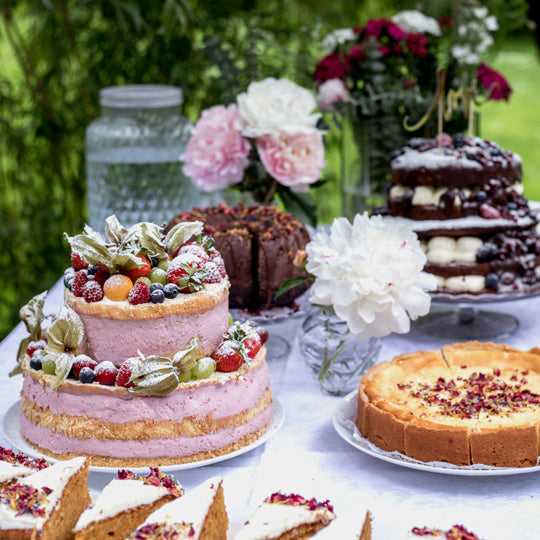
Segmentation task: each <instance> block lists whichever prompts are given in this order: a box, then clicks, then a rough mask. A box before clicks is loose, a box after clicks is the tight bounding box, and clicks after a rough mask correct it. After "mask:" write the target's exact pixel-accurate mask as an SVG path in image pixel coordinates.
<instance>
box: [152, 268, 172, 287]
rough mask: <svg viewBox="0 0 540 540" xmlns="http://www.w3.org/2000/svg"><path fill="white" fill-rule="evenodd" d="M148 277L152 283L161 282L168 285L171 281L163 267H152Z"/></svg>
mask: <svg viewBox="0 0 540 540" xmlns="http://www.w3.org/2000/svg"><path fill="white" fill-rule="evenodd" d="M148 278H149V279H150V281H151V282H152V283H161V285H166V284H167V283H168V282H169V281H168V280H167V272H166V271H165V270H163V268H152V270H150V273H149V274H148Z"/></svg>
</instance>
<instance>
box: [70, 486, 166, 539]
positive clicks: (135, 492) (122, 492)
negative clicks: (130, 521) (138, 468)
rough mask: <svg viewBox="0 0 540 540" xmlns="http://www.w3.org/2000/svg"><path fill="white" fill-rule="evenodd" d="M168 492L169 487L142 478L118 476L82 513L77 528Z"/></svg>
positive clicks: (151, 500)
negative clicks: (145, 481)
mask: <svg viewBox="0 0 540 540" xmlns="http://www.w3.org/2000/svg"><path fill="white" fill-rule="evenodd" d="M167 493H168V490H167V488H164V487H163V486H152V485H150V484H145V483H144V482H143V481H142V480H132V479H125V480H120V479H118V478H116V479H114V480H112V481H111V482H110V483H109V484H107V485H106V486H105V487H104V488H103V491H102V492H101V493H100V495H99V496H98V498H97V499H96V501H95V503H94V504H93V505H92V506H90V507H89V508H87V509H86V510H85V511H84V512H83V513H82V514H81V517H80V518H79V521H78V522H77V525H75V530H76V531H81V530H82V529H84V528H86V527H88V525H90V524H91V523H93V522H95V521H101V520H104V519H107V518H110V517H112V516H116V515H118V514H119V513H120V512H123V511H125V510H129V509H130V508H135V507H137V506H141V505H143V504H152V503H154V502H156V501H157V500H159V499H161V497H164V496H165V495H167Z"/></svg>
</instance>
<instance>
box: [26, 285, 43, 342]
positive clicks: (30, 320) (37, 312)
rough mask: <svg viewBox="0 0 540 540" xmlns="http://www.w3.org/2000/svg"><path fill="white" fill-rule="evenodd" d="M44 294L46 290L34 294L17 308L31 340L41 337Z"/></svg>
mask: <svg viewBox="0 0 540 540" xmlns="http://www.w3.org/2000/svg"><path fill="white" fill-rule="evenodd" d="M46 296H47V291H44V292H42V293H41V294H38V295H36V296H34V297H33V298H32V299H31V300H30V301H29V302H28V303H27V304H25V305H24V306H23V307H22V308H21V309H20V310H19V317H20V318H21V321H22V322H23V323H24V325H25V326H26V330H28V333H29V334H30V339H31V340H38V339H40V338H41V323H42V322H43V319H45V315H44V314H43V305H44V304H45V297H46Z"/></svg>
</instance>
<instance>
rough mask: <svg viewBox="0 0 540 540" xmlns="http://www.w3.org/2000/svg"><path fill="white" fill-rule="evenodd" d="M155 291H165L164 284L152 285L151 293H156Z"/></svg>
mask: <svg viewBox="0 0 540 540" xmlns="http://www.w3.org/2000/svg"><path fill="white" fill-rule="evenodd" d="M155 290H160V291H162V290H163V284H162V283H157V282H156V283H152V284H151V285H150V292H152V291H155Z"/></svg>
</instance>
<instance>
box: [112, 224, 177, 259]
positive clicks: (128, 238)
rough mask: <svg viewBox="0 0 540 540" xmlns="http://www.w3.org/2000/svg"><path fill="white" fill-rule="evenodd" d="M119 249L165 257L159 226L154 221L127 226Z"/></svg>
mask: <svg viewBox="0 0 540 540" xmlns="http://www.w3.org/2000/svg"><path fill="white" fill-rule="evenodd" d="M119 251H122V252H125V251H131V252H132V253H140V252H141V251H142V252H144V253H146V254H147V255H148V256H151V257H158V258H162V259H164V258H166V256H167V254H166V252H165V244H164V243H163V238H162V234H161V227H160V226H159V225H156V224H155V223H149V222H144V223H136V224H135V225H133V226H132V227H130V228H129V230H128V231H127V233H126V235H125V236H124V237H123V239H122V243H121V245H120V246H119Z"/></svg>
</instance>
